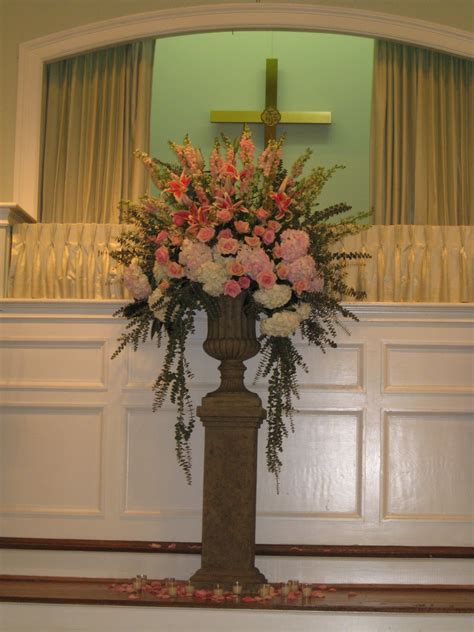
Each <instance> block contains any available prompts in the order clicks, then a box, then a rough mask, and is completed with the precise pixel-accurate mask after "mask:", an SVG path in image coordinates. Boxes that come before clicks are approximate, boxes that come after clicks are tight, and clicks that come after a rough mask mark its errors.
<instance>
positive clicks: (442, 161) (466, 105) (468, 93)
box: [370, 41, 474, 225]
mask: <svg viewBox="0 0 474 632" xmlns="http://www.w3.org/2000/svg"><path fill="white" fill-rule="evenodd" d="M374 55H375V57H374V75H373V94H372V124H371V158H370V180H371V185H370V187H371V190H370V197H371V207H372V208H374V209H375V217H374V222H375V223H376V224H438V225H439V224H458V225H462V224H473V223H474V221H473V219H474V217H473V209H472V196H471V192H472V191H471V187H472V149H473V147H474V143H473V126H472V124H471V111H472V99H473V88H472V68H473V66H472V62H471V61H470V60H467V59H461V58H458V57H453V56H450V55H445V54H442V53H438V52H434V51H430V50H424V49H419V48H414V47H411V46H407V45H404V44H397V43H394V42H381V41H378V42H376V44H375V53H374Z"/></svg>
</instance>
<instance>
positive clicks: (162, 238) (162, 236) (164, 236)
mask: <svg viewBox="0 0 474 632" xmlns="http://www.w3.org/2000/svg"><path fill="white" fill-rule="evenodd" d="M168 236H169V233H168V231H167V230H160V232H159V233H158V235H157V236H156V237H155V241H156V243H157V244H160V243H161V242H162V241H166V239H168Z"/></svg>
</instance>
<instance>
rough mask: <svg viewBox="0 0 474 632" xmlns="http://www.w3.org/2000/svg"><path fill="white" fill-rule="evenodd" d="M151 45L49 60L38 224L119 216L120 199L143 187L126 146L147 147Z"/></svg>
mask: <svg viewBox="0 0 474 632" xmlns="http://www.w3.org/2000/svg"><path fill="white" fill-rule="evenodd" d="M154 48H155V42H154V41H152V40H150V41H144V42H134V43H131V44H125V45H123V46H118V47H115V48H109V49H106V50H101V51H97V52H94V53H88V54H86V55H81V56H79V57H74V58H72V59H66V60H62V61H58V62H54V63H52V64H49V65H48V67H47V73H46V104H45V115H44V123H45V124H44V130H45V131H44V142H43V147H44V149H43V169H42V185H41V194H40V206H41V211H40V212H41V214H40V217H41V221H42V222H118V221H120V219H119V212H118V209H117V205H118V202H119V201H120V200H121V199H124V198H128V199H135V198H137V197H138V196H140V195H143V193H144V192H145V190H146V186H147V179H146V174H145V170H144V169H143V166H142V165H141V164H140V163H139V161H138V160H136V159H135V158H134V157H133V155H132V152H133V150H134V149H136V148H140V149H143V150H144V151H147V150H148V148H149V142H150V141H149V139H150V109H151V89H152V70H153V57H154Z"/></svg>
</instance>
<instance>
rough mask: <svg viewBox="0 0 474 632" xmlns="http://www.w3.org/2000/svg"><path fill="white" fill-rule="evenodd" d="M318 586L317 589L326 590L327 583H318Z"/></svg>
mask: <svg viewBox="0 0 474 632" xmlns="http://www.w3.org/2000/svg"><path fill="white" fill-rule="evenodd" d="M318 588H319V590H327V588H328V585H327V584H318Z"/></svg>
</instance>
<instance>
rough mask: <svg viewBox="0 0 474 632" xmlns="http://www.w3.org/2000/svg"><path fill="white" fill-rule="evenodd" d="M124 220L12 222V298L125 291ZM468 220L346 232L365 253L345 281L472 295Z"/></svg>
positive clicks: (424, 296) (473, 248) (443, 296)
mask: <svg viewBox="0 0 474 632" xmlns="http://www.w3.org/2000/svg"><path fill="white" fill-rule="evenodd" d="M128 228H129V227H127V226H124V225H120V224H17V225H16V226H14V227H13V235H12V256H11V268H10V290H9V296H10V297H12V298H84V299H86V298H87V299H112V298H124V297H125V296H128V294H126V291H125V290H124V289H123V287H122V283H121V273H122V269H121V267H120V266H118V265H117V264H116V262H114V260H113V259H112V258H111V256H110V252H111V251H112V250H115V249H116V248H117V247H118V241H117V238H118V236H119V235H120V234H121V232H122V231H123V230H125V229H128ZM473 232H474V228H473V227H472V226H419V225H395V226H384V225H381V224H380V225H375V226H372V227H370V228H368V229H367V230H364V231H363V232H361V233H359V234H357V235H351V236H350V237H346V238H345V239H344V240H343V241H342V244H341V245H340V246H338V250H341V249H345V250H346V252H349V251H360V252H367V253H368V254H370V255H371V259H368V260H366V261H363V262H349V263H348V267H347V279H348V283H349V285H352V286H354V287H356V288H357V289H360V290H364V291H365V292H366V293H367V300H368V301H382V302H387V301H389V302H392V301H393V302H414V303H417V302H433V303H438V302H441V303H459V302H473V301H474V279H473V277H474V265H473V262H474V261H473V260H474V240H473V236H474V235H473Z"/></svg>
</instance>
